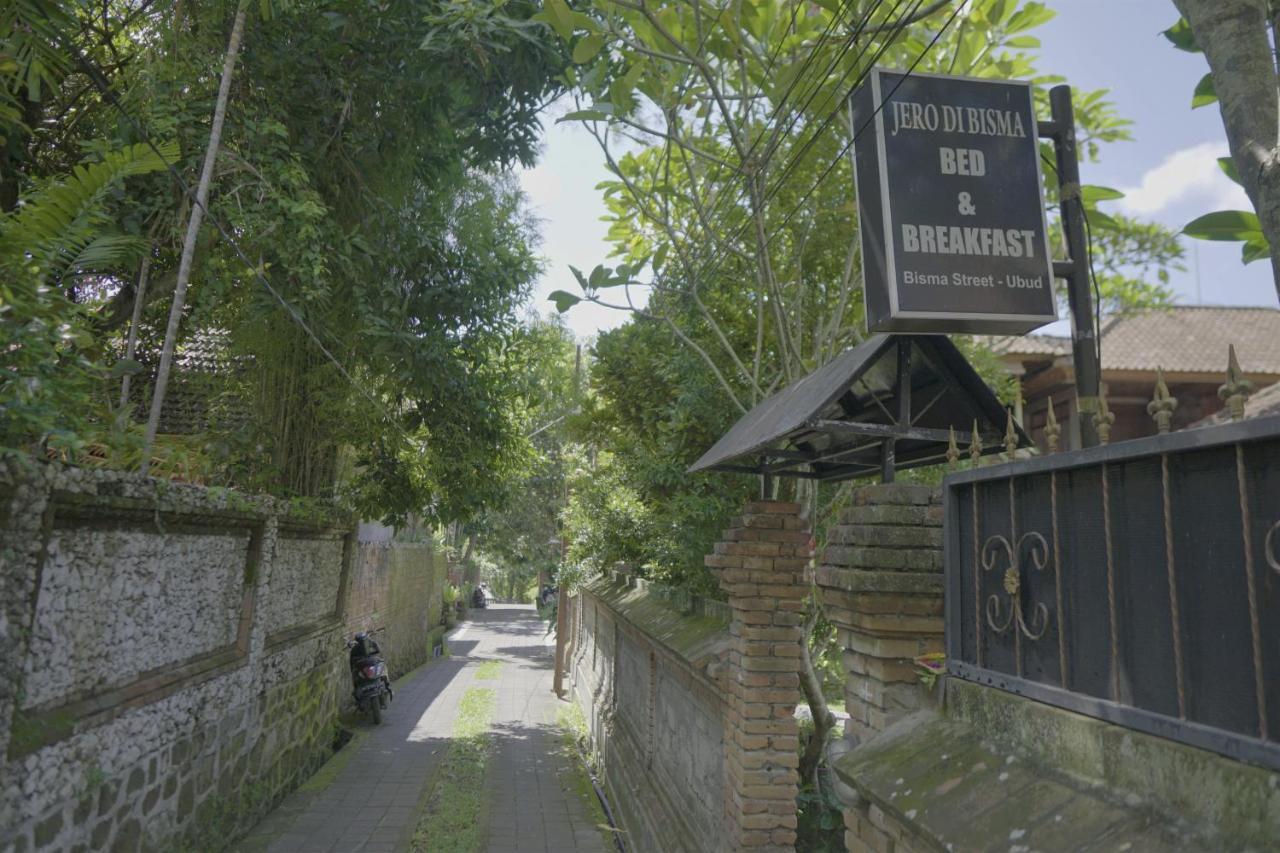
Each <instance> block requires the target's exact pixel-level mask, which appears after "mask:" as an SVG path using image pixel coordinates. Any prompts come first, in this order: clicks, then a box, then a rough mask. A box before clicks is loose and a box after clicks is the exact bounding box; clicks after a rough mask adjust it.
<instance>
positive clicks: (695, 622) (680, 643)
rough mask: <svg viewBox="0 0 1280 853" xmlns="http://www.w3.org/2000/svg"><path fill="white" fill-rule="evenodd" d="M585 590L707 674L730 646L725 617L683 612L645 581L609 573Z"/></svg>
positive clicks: (693, 667)
mask: <svg viewBox="0 0 1280 853" xmlns="http://www.w3.org/2000/svg"><path fill="white" fill-rule="evenodd" d="M583 591H584V592H586V593H587V594H589V595H591V596H592V597H593V598H595V599H596V601H597V602H599V603H600V604H602V605H604V606H605V607H607V608H608V609H609V610H611V611H613V612H614V613H615V614H617V615H618V616H619V617H621V618H622V619H623V620H624V621H626V622H629V623H630V624H632V625H634V626H635V627H637V628H639V629H640V630H641V631H642V632H643V633H644V634H645V635H646V636H647V637H649V638H650V639H652V640H653V641H654V642H655V643H657V644H658V645H660V646H662V647H664V648H665V649H667V650H668V651H669V652H671V653H672V654H673V655H674V656H675V657H676V658H678V659H680V660H683V661H684V662H685V663H686V664H687V665H688V666H689V667H690V668H691V669H692V670H693V671H695V672H698V673H702V674H703V677H704V678H705V677H706V674H705V671H704V668H705V667H706V665H707V664H708V663H709V662H711V661H713V660H714V659H716V658H718V657H719V656H720V655H721V654H722V653H724V652H725V651H727V649H728V647H729V643H730V639H731V638H730V636H729V630H728V626H727V625H726V624H725V623H724V622H723V621H722V620H720V619H717V618H714V617H710V616H698V615H688V614H684V613H681V612H680V611H679V610H678V609H677V608H676V607H674V606H673V605H672V604H671V603H670V602H668V601H667V600H665V599H664V598H662V597H660V596H657V595H654V594H653V593H652V592H650V591H649V590H648V589H647V588H646V587H645V586H644V585H638V586H636V587H634V588H633V587H632V586H630V585H628V584H619V583H616V582H614V581H613V580H612V579H611V578H609V577H608V576H605V577H601V578H597V579H595V580H593V581H591V582H589V583H587V584H584V585H583Z"/></svg>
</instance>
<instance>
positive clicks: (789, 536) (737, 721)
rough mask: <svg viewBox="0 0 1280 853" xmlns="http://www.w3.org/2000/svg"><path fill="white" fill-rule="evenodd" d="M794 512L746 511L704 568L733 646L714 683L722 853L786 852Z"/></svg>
mask: <svg viewBox="0 0 1280 853" xmlns="http://www.w3.org/2000/svg"><path fill="white" fill-rule="evenodd" d="M799 513H800V506H799V504H794V503H780V502H772V501H759V502H754V503H749V504H747V505H746V507H745V509H744V510H743V514H742V516H740V517H739V518H735V519H734V520H733V521H732V522H730V528H729V529H728V530H726V531H725V534H724V539H723V541H721V542H720V543H719V544H717V545H716V547H715V553H714V554H711V555H710V556H708V557H707V559H706V564H707V566H709V567H710V568H711V569H712V570H713V571H714V572H715V574H716V575H717V577H718V579H719V581H720V586H721V587H722V588H723V589H724V591H725V592H726V593H728V596H729V608H730V610H731V612H732V617H731V621H730V626H729V630H730V634H731V635H732V644H731V645H730V649H729V656H728V660H727V661H726V664H725V667H724V669H723V670H722V672H721V674H720V677H721V678H722V679H723V680H722V684H723V685H724V688H725V695H726V699H727V704H728V709H729V710H728V714H727V719H726V725H725V747H724V748H725V769H726V779H725V836H724V842H725V843H724V845H723V847H724V848H725V849H730V850H742V849H751V850H760V851H764V850H794V849H795V841H796V831H795V830H796V794H797V793H798V778H797V774H796V767H797V765H798V763H799V756H798V755H797V748H798V745H799V730H798V727H797V725H796V720H795V709H796V704H797V703H798V702H799V701H800V642H801V621H802V618H801V610H802V609H803V607H804V595H805V584H804V569H805V565H806V564H807V562H808V553H809V552H808V542H809V530H808V527H807V525H806V524H805V523H804V522H803V521H801V519H800V516H799Z"/></svg>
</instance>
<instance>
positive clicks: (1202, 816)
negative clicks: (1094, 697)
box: [946, 678, 1280, 849]
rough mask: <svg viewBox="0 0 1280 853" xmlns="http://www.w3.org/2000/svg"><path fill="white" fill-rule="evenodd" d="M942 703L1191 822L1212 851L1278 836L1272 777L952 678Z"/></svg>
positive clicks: (1278, 779) (1012, 742) (1040, 757)
mask: <svg viewBox="0 0 1280 853" xmlns="http://www.w3.org/2000/svg"><path fill="white" fill-rule="evenodd" d="M946 705H947V713H948V715H949V716H951V717H953V718H954V719H956V720H960V721H963V722H965V723H966V724H968V725H970V726H972V727H974V728H976V729H978V730H980V731H983V732H989V733H991V736H992V738H993V739H994V740H995V741H996V742H998V743H999V744H1000V745H1002V746H1004V747H1005V748H1008V749H1013V750H1016V751H1018V752H1020V753H1023V754H1026V755H1027V756H1028V757H1029V758H1030V759H1031V760H1033V761H1035V762H1037V763H1040V764H1046V765H1051V766H1054V767H1058V768H1061V769H1062V770H1064V771H1066V772H1067V773H1069V774H1070V775H1071V776H1073V777H1076V778H1077V779H1079V780H1080V781H1081V782H1083V783H1084V784H1088V785H1095V786H1103V787H1104V788H1106V789H1110V790H1114V791H1120V792H1124V794H1125V795H1130V794H1136V795H1139V796H1141V797H1142V798H1143V799H1144V800H1145V801H1147V802H1148V803H1149V804H1151V805H1152V806H1153V807H1154V808H1156V809H1158V810H1159V811H1161V812H1163V813H1164V814H1165V815H1167V816H1168V817H1169V818H1170V819H1183V820H1187V821H1190V822H1192V823H1193V824H1195V825H1197V828H1198V829H1199V830H1200V831H1201V832H1203V833H1205V834H1209V835H1211V836H1212V837H1213V840H1215V841H1216V842H1218V848H1219V849H1222V848H1226V849H1231V848H1236V847H1259V846H1260V847H1261V848H1264V849H1265V848H1267V847H1268V846H1269V845H1273V844H1274V843H1275V840H1276V839H1277V838H1280V773H1276V772H1272V771H1269V770H1265V769H1263V768H1261V767H1255V766H1253V765H1250V764H1245V763H1244V762H1241V761H1235V760H1232V759H1230V758H1227V757H1225V756H1221V755H1218V754H1216V753H1213V752H1209V751H1208V750H1203V749H1198V748H1196V747H1194V746H1188V745H1186V744H1182V743H1178V742H1176V741H1171V740H1167V739H1165V738H1161V737H1156V736H1155V735H1149V734H1146V733H1144V732H1139V731H1136V730H1134V729H1129V728H1125V727H1123V726H1118V725H1115V724H1114V723H1109V722H1107V721H1105V720H1099V719H1096V718H1094V717H1087V716H1084V715H1083V714H1077V713H1075V712H1073V711H1068V710H1066V709H1063V708H1057V707H1054V706H1052V705H1046V704H1044V703H1041V702H1035V701H1032V700H1030V699H1025V698H1023V697H1021V696H1016V695H1014V694H1012V693H1007V692H1005V691H1003V690H997V689H995V688H992V687H986V686H984V685H980V684H974V683H972V682H968V681H963V680H961V679H959V678H948V679H947V680H946Z"/></svg>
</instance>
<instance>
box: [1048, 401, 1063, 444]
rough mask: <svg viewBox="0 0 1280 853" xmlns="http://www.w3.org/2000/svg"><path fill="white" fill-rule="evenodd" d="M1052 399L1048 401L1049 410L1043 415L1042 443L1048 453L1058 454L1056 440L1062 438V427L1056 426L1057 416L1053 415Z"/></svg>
mask: <svg viewBox="0 0 1280 853" xmlns="http://www.w3.org/2000/svg"><path fill="white" fill-rule="evenodd" d="M1053 408H1054V406H1053V399H1052V398H1050V400H1049V410H1048V411H1047V412H1046V413H1045V420H1044V442H1045V444H1046V445H1048V447H1049V452H1050V453H1057V452H1058V439H1059V438H1060V437H1061V436H1062V427H1060V426H1058V416H1057V415H1055V414H1054V413H1053Z"/></svg>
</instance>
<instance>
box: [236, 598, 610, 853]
mask: <svg viewBox="0 0 1280 853" xmlns="http://www.w3.org/2000/svg"><path fill="white" fill-rule="evenodd" d="M545 631H546V626H545V624H544V623H543V622H541V621H540V620H539V619H538V616H537V613H536V612H535V611H534V609H533V608H532V607H531V606H527V605H526V606H518V605H505V606H504V605H496V606H494V607H491V608H490V609H488V610H480V611H473V613H472V619H471V620H470V621H468V622H467V623H465V624H464V625H463V626H462V627H461V628H459V629H458V630H457V631H455V632H454V634H453V636H452V637H451V638H450V641H449V647H450V650H451V654H452V656H451V657H450V658H449V659H446V660H441V661H437V662H435V663H432V664H429V665H427V666H425V667H422V668H421V669H418V670H416V671H415V672H413V673H411V674H409V675H408V676H406V677H405V678H403V679H401V680H400V681H399V682H397V683H396V685H395V691H396V698H395V702H393V703H392V705H391V707H390V708H389V709H388V710H387V712H386V714H385V716H384V719H383V723H382V725H381V726H377V727H374V726H372V725H369V724H367V723H362V724H361V729H362V734H363V737H361V738H360V739H359V740H358V741H357V742H356V743H354V744H353V745H351V746H348V747H347V748H346V750H344V751H343V752H344V753H345V752H346V751H347V750H351V753H350V754H348V755H343V754H342V753H340V754H339V757H338V759H337V762H338V764H337V765H336V772H335V768H334V767H328V768H326V769H325V770H322V771H321V772H320V773H319V774H318V775H317V778H316V779H315V780H313V782H312V783H310V784H308V785H304V786H303V788H302V789H301V790H299V791H298V792H296V793H294V794H293V795H292V796H290V797H289V798H288V799H286V800H285V802H284V803H283V804H282V805H281V806H280V808H278V809H277V810H276V811H275V812H273V813H272V814H271V815H269V816H268V817H267V818H266V819H265V820H264V821H263V822H262V823H261V824H259V825H258V827H256V828H255V830H254V831H253V833H251V834H250V836H249V837H248V838H247V839H245V841H244V842H243V843H242V844H241V845H240V847H239V848H238V849H240V850H243V851H246V853H247V852H248V851H267V853H356V851H367V852H368V853H393V851H394V852H395V853H398V852H399V851H407V850H409V848H410V845H411V843H412V839H413V834H414V830H415V829H416V827H417V825H418V821H419V818H420V816H421V814H422V812H423V809H424V807H425V801H426V798H427V794H428V793H429V791H430V785H431V783H432V781H433V778H434V776H435V774H436V771H437V770H438V768H439V766H440V762H441V759H442V758H443V757H444V756H445V754H446V752H447V751H448V748H449V743H450V738H451V737H452V733H453V730H454V723H455V721H456V719H457V711H458V703H459V702H460V701H461V699H462V697H463V695H464V694H465V693H466V692H467V690H468V689H470V688H472V687H476V686H482V687H488V688H491V689H493V690H494V692H495V694H496V698H497V703H496V707H495V709H494V715H493V723H492V726H491V731H492V737H493V754H492V758H491V759H490V764H489V766H490V772H489V774H488V785H487V793H488V798H489V808H488V813H487V818H486V819H487V821H488V824H489V826H488V833H487V839H488V840H487V843H488V849H489V850H491V851H545V853H552V852H553V851H556V852H557V853H558V851H591V853H599V851H604V850H605V849H606V848H605V844H604V839H603V836H602V835H601V833H600V831H599V829H598V828H597V827H596V825H595V823H594V817H593V812H592V810H591V807H590V803H589V802H588V801H586V800H585V799H584V795H583V792H582V790H581V788H582V786H581V784H575V778H576V774H578V773H580V772H581V771H580V770H579V769H578V768H577V767H576V766H574V765H573V764H572V763H571V762H570V760H569V759H568V758H567V757H566V756H565V755H563V754H562V753H561V751H560V750H558V749H557V747H559V746H560V745H561V744H562V737H563V736H562V733H561V729H560V728H559V726H558V725H557V719H556V718H557V713H558V708H559V707H560V706H562V705H563V704H564V703H561V702H558V701H557V700H556V698H555V697H554V696H553V695H552V693H551V680H552V662H553V653H554V646H552V645H551V644H550V638H549V637H547V636H546V635H545ZM486 661H501V662H502V663H501V665H500V666H499V667H497V669H498V677H497V678H496V679H494V680H477V677H476V676H477V670H478V669H479V667H480V665H481V664H482V663H484V662H486ZM488 666H489V667H490V669H492V668H494V665H493V664H489V665H488ZM436 783H437V784H441V785H448V784H449V780H448V779H439V780H436ZM587 790H589V788H588V789H587Z"/></svg>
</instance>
